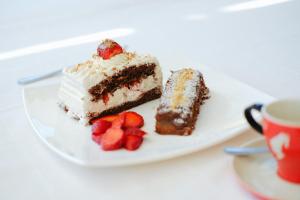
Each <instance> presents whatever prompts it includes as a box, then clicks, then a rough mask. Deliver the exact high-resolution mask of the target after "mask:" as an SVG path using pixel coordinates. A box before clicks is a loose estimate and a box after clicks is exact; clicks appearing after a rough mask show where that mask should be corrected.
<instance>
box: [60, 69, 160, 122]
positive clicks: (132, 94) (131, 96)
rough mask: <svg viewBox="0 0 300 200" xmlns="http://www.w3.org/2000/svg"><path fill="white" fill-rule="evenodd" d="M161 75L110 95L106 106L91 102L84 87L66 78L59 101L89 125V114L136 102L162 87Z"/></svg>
mask: <svg viewBox="0 0 300 200" xmlns="http://www.w3.org/2000/svg"><path fill="white" fill-rule="evenodd" d="M161 84H162V80H161V75H160V74H159V76H156V77H154V75H152V76H148V77H147V78H145V79H142V81H141V82H140V83H139V84H136V85H134V86H132V87H130V89H128V88H127V87H122V88H119V89H117V90H116V91H115V92H114V93H112V94H109V100H108V102H107V103H106V104H105V103H104V102H103V101H102V100H99V101H97V102H92V101H90V100H91V99H92V96H91V95H90V94H89V93H88V92H87V91H86V90H85V89H84V87H83V86H82V85H81V84H80V83H78V82H76V81H74V80H72V78H71V77H66V76H65V77H64V78H63V81H62V85H61V88H60V91H59V99H60V101H61V103H63V104H64V105H66V106H67V108H68V109H69V111H68V114H69V115H72V116H76V117H78V118H80V121H83V122H84V123H87V122H88V120H89V118H88V117H87V115H88V113H95V112H96V113H101V112H103V111H104V110H107V109H109V108H113V107H116V106H119V105H122V104H123V103H125V102H130V101H136V100H138V99H139V98H140V97H141V95H142V94H143V93H145V92H147V91H149V90H151V89H154V88H156V87H161Z"/></svg>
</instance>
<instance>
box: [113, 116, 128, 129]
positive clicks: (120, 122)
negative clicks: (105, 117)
mask: <svg viewBox="0 0 300 200" xmlns="http://www.w3.org/2000/svg"><path fill="white" fill-rule="evenodd" d="M124 122H125V114H124V113H120V114H119V115H118V117H117V118H116V119H115V120H114V121H112V127H114V128H122V127H123V124H124Z"/></svg>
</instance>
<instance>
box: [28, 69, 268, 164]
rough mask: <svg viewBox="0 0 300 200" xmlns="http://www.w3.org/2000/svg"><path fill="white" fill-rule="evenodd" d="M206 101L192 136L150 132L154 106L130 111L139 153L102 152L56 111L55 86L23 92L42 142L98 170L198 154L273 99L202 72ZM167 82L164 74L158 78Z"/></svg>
mask: <svg viewBox="0 0 300 200" xmlns="http://www.w3.org/2000/svg"><path fill="white" fill-rule="evenodd" d="M201 71H202V72H203V74H204V78H205V80H206V84H207V86H208V87H209V88H210V92H211V93H210V95H211V98H210V99H209V100H208V101H207V102H206V103H205V105H203V106H201V109H200V110H201V111H200V115H199V117H198V121H197V124H196V128H195V130H194V132H193V134H192V135H191V136H186V137H183V136H162V135H158V134H156V133H155V132H154V124H155V120H154V115H155V111H156V107H157V105H158V102H159V101H158V100H155V101H152V102H148V103H146V104H143V105H141V106H138V107H136V108H134V109H132V110H134V111H137V112H138V113H140V114H141V115H143V117H144V119H145V121H146V123H145V126H144V127H143V129H144V130H145V131H146V132H147V133H148V134H147V136H146V137H145V140H144V143H143V145H142V146H141V148H140V149H138V150H137V151H134V152H130V151H126V150H118V151H111V152H104V151H102V150H100V148H99V146H98V145H97V144H95V143H94V142H93V141H92V140H91V132H90V127H84V126H82V125H81V124H79V123H78V121H76V120H73V119H70V118H69V117H68V116H67V115H66V113H65V112H64V111H63V110H61V109H60V108H59V107H58V106H57V90H58V87H59V80H57V81H56V83H51V84H47V83H39V84H38V85H35V86H30V87H26V88H24V93H23V97H24V104H25V110H26V113H27V116H28V119H29V121H30V123H31V125H32V127H33V128H34V130H35V132H36V133H37V134H38V136H39V137H40V138H41V140H42V141H43V142H44V143H45V144H46V145H47V146H48V147H50V149H52V150H53V151H54V152H56V153H57V154H58V155H60V156H62V157H64V158H66V159H67V160H69V161H72V162H74V163H77V164H80V165H83V166H90V167H92V166H93V167H97V166H121V165H133V164H138V163H146V162H153V161H158V160H165V159H169V158H174V157H177V156H181V155H184V154H188V153H191V152H195V151H198V150H200V149H204V148H207V147H210V146H212V145H214V144H217V143H220V142H222V141H224V140H227V139H229V138H232V137H234V136H236V135H238V134H239V133H241V131H242V130H244V129H245V128H247V124H246V122H245V120H244V117H243V110H244V108H245V107H246V106H248V105H249V104H251V103H253V102H256V101H258V102H269V101H271V100H272V99H273V98H272V97H270V96H269V95H266V94H264V93H262V92H260V91H258V90H256V89H254V88H251V87H249V86H247V85H245V84H243V83H241V82H239V81H236V80H234V79H232V78H230V77H228V76H225V75H224V74H221V73H218V72H215V71H213V70H210V69H207V68H201ZM163 74H164V77H165V79H166V77H168V75H169V73H168V72H163Z"/></svg>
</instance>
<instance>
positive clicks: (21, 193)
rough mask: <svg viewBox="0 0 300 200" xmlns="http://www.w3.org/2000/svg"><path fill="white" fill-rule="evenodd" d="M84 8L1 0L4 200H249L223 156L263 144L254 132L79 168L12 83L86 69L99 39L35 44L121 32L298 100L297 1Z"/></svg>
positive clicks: (171, 59) (168, 61)
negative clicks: (230, 149) (31, 115)
mask: <svg viewBox="0 0 300 200" xmlns="http://www.w3.org/2000/svg"><path fill="white" fill-rule="evenodd" d="M82 2H83V1H79V0H77V1H76V0H73V1H69V2H67V1H65V2H61V1H58V0H54V1H48V2H37V1H36V2H34V1H32V0H31V1H22V2H21V1H18V2H17V1H15V2H14V1H6V2H1V6H0V44H1V45H0V128H1V129H0V130H1V139H0V199H3V200H7V199H31V200H35V199H37V200H38V199H45V200H48V199H73V200H75V199H87V198H89V199H96V198H97V199H184V198H185V199H253V198H254V197H253V196H251V195H250V194H248V193H247V192H246V191H244V190H243V189H242V188H241V187H240V186H239V185H238V183H237V182H236V180H235V175H234V172H233V170H232V165H231V162H232V157H230V156H227V155H225V154H224V153H223V152H222V149H223V148H224V147H225V146H234V145H240V144H243V143H245V142H246V141H248V140H251V139H253V138H256V137H259V136H258V135H257V134H256V133H254V132H253V131H246V132H245V133H243V134H242V135H240V136H238V137H236V138H234V139H232V140H230V141H227V142H225V143H222V144H220V145H217V146H214V147H211V148H209V149H206V150H204V151H200V152H197V153H194V154H191V155H188V156H184V157H181V158H176V159H172V160H168V161H163V162H158V163H153V164H147V165H139V166H134V167H122V168H106V169H89V168H82V167H79V166H76V165H74V164H72V163H69V162H67V161H64V160H62V159H61V158H58V157H57V156H56V155H55V154H53V153H52V152H51V151H50V150H48V149H47V148H46V147H45V146H44V145H43V144H42V143H41V142H40V141H39V139H38V138H37V137H36V135H35V134H34V131H33V130H32V128H31V127H30V125H29V123H28V121H27V119H26V116H25V113H24V108H23V105H22V98H21V89H22V88H21V87H20V86H18V85H17V84H16V80H17V79H18V78H19V77H22V76H26V75H31V74H36V73H42V72H47V71H51V70H54V69H58V68H60V67H63V66H68V65H71V64H73V63H77V62H80V61H82V60H84V59H85V58H87V57H88V56H89V54H90V53H91V51H93V50H95V45H96V42H90V43H84V44H81V45H75V46H68V47H61V48H57V49H52V50H51V48H52V47H49V48H48V49H46V50H45V51H43V52H39V51H40V50H41V46H37V47H36V45H40V44H45V43H49V42H50V46H51V44H52V46H53V43H52V42H56V41H60V42H61V41H65V40H66V39H69V38H73V37H77V36H85V35H89V34H93V33H96V32H101V31H108V30H112V29H118V28H125V29H128V30H131V31H132V33H131V34H129V35H126V36H124V37H120V38H118V39H117V41H119V42H120V43H122V44H128V45H129V49H130V50H136V51H139V52H150V53H151V54H153V55H156V56H157V57H158V59H159V60H160V62H161V64H162V65H163V67H169V68H170V69H171V68H172V66H189V65H194V64H195V63H198V64H199V66H200V68H201V65H206V66H210V67H212V68H214V69H217V70H220V71H223V72H225V73H226V74H228V75H230V76H232V77H234V78H236V79H238V80H241V81H243V82H246V83H247V84H249V85H251V86H254V87H256V88H260V89H261V90H262V91H264V92H266V93H268V94H270V95H272V96H274V97H276V98H285V97H300V92H299V85H300V59H299V52H300V37H299V36H300V26H299V19H300V14H299V13H300V12H299V9H300V3H299V1H296V0H294V1H292V0H290V1H288V0H256V1H252V2H250V3H249V2H248V3H245V2H244V3H242V2H243V1H238V0H223V1H199V2H198V1H184V2H183V1H179V0H178V1H159V0H151V1H137V0H132V1H129V0H122V1H109V0H105V1H96V0H90V1H85V3H84V4H83V3H82ZM241 3H242V4H241ZM62 43H63V42H62ZM33 47H34V48H35V49H37V50H36V51H35V52H33V53H31V54H28V55H22V51H26V52H27V53H28V51H29V50H32V48H33ZM24 48H25V50H24ZM20 52H21V53H20ZM7 55H9V56H10V57H8V56H7ZM257 101H258V102H259V99H257Z"/></svg>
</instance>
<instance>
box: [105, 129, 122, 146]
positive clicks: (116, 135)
mask: <svg viewBox="0 0 300 200" xmlns="http://www.w3.org/2000/svg"><path fill="white" fill-rule="evenodd" d="M124 141H125V134H124V131H123V130H122V129H120V128H110V129H108V130H107V131H106V132H105V133H104V134H103V135H102V137H101V147H102V149H103V150H104V151H110V150H116V149H120V148H122V146H123V144H124Z"/></svg>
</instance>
